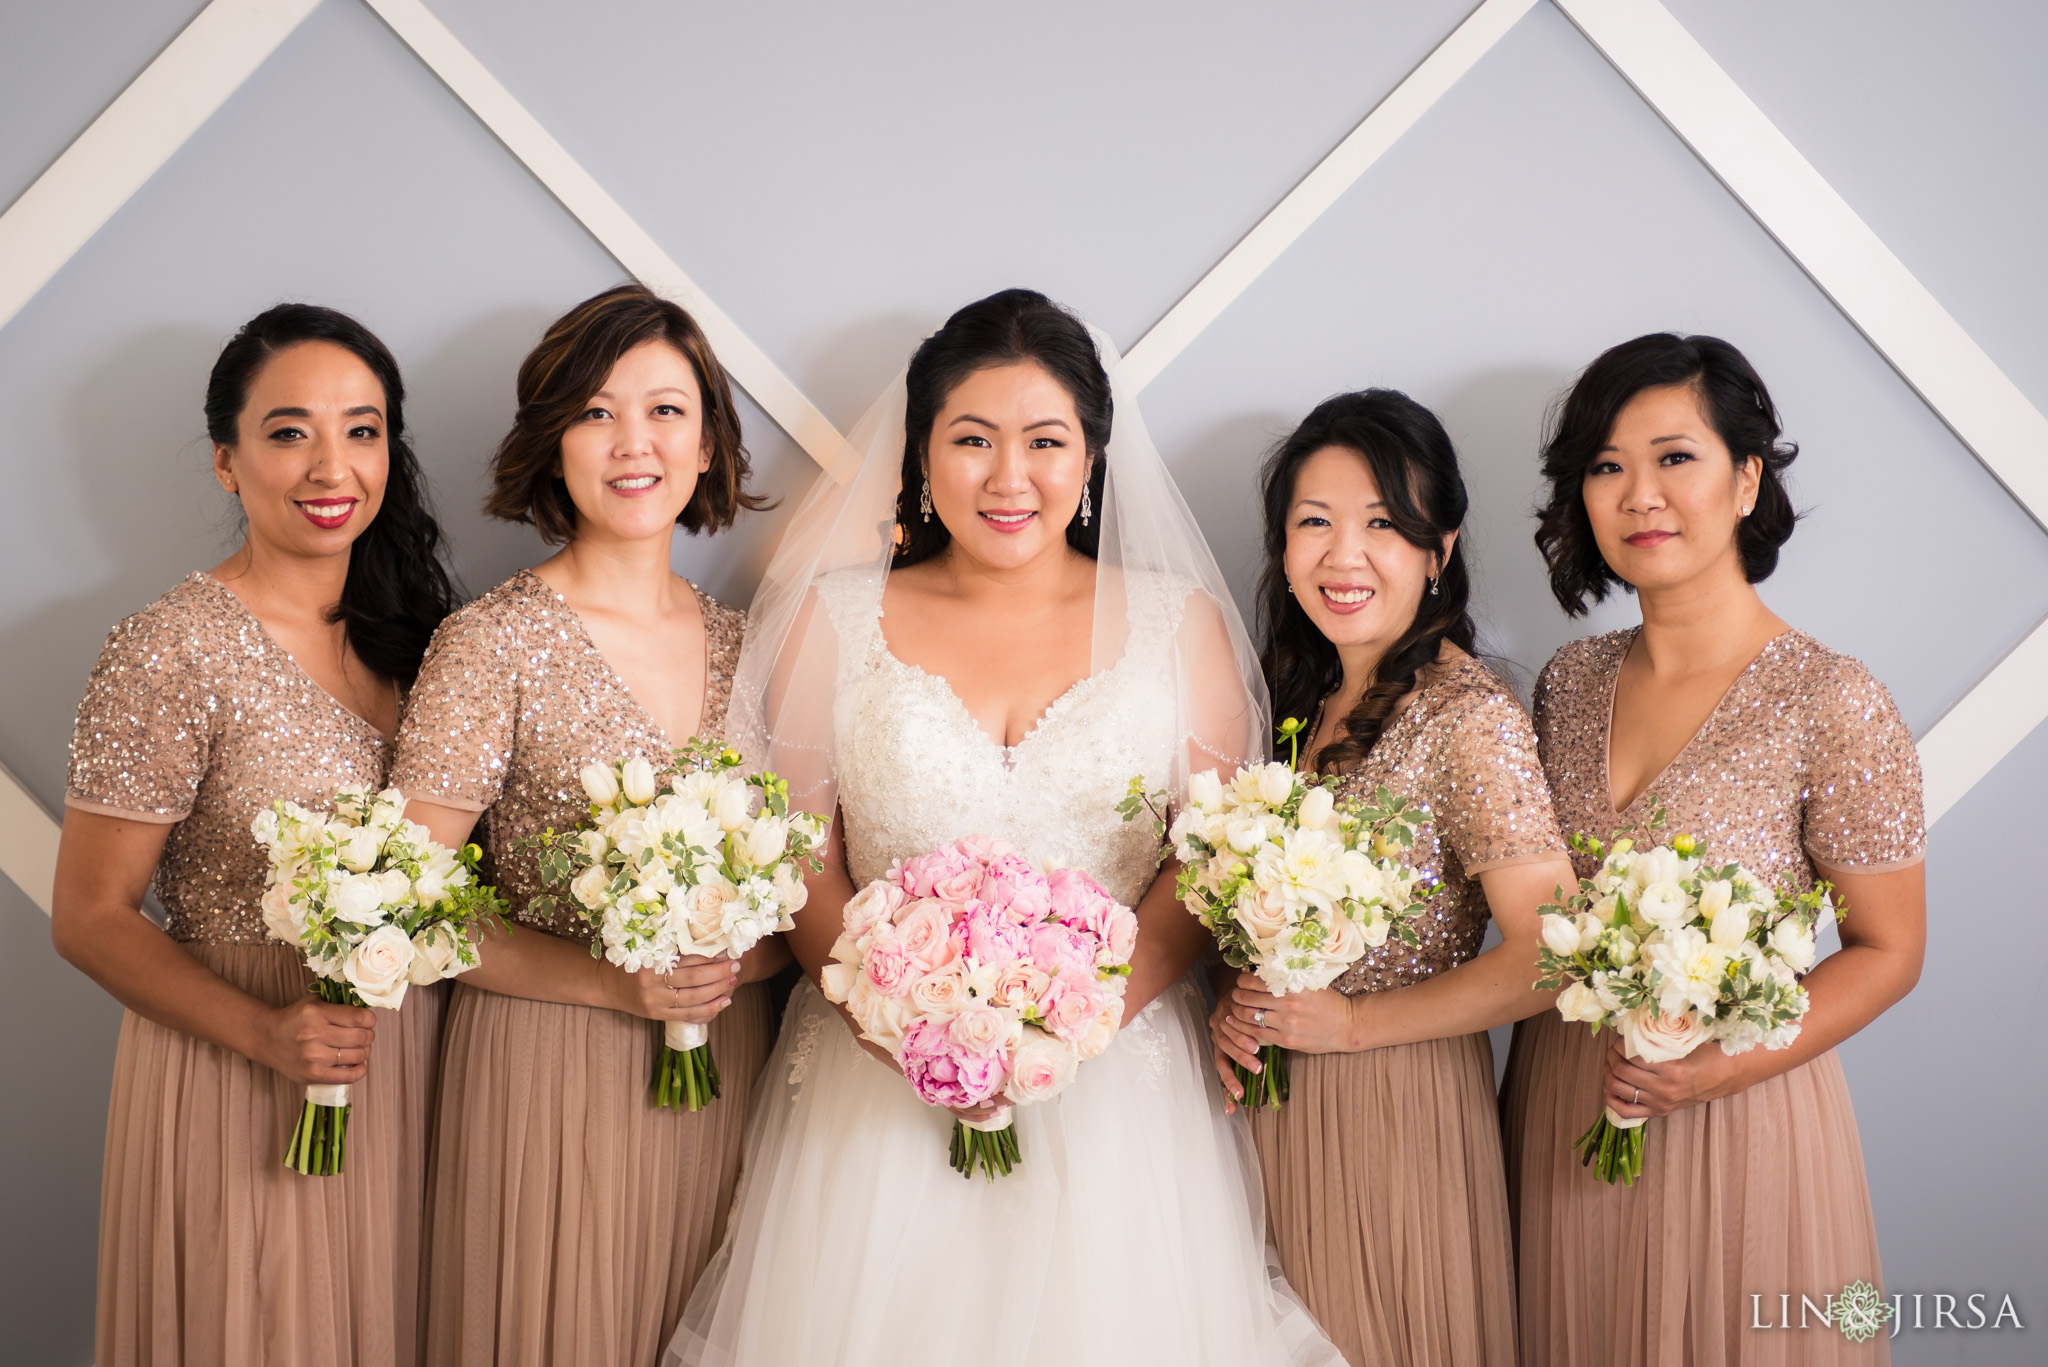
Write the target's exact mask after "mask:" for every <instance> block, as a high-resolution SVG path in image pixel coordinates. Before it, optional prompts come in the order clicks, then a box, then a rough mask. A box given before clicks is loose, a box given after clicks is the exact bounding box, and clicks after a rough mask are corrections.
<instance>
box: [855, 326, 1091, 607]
mask: <svg viewBox="0 0 2048 1367" xmlns="http://www.w3.org/2000/svg"><path fill="white" fill-rule="evenodd" d="M1020 361H1035V362H1037V363H1038V364H1039V365H1041V366H1043V367H1045V369H1046V372H1047V373H1048V374H1050V375H1051V376H1052V377H1053V379H1055V380H1057V381H1059V384H1060V387H1061V388H1062V389H1064V390H1066V391H1067V397H1068V398H1070V399H1072V400H1073V401H1074V414H1075V416H1076V417H1077V418H1079V419H1080V422H1081V440H1082V442H1083V443H1084V444H1085V446H1086V448H1087V451H1088V454H1089V456H1091V457H1092V458H1093V461H1094V465H1093V468H1092V469H1091V470H1090V471H1089V472H1088V490H1089V498H1090V499H1092V500H1093V502H1094V505H1095V508H1096V509H1097V511H1098V512H1099V511H1100V510H1101V508H1102V482H1103V480H1104V478H1106V477H1107V475H1108V473H1109V465H1108V462H1107V461H1106V460H1105V459H1104V455H1105V453H1106V452H1107V451H1108V449H1109V430H1110V424H1111V421H1112V419H1113V418H1114V416H1115V413H1114V407H1115V406H1114V405H1113V404H1112V403H1111V401H1110V396H1109V376H1108V375H1107V374H1106V373H1105V372H1104V371H1103V369H1102V358H1101V357H1100V356H1098V355H1096V354H1095V339H1094V338H1092V337H1090V336H1089V335H1088V329H1087V327H1086V325H1084V324H1083V323H1082V322H1081V320H1080V319H1078V318H1076V317H1075V316H1074V315H1073V314H1071V313H1069V312H1067V311H1066V310H1065V309H1063V308H1061V307H1060V306H1059V305H1058V304H1055V303H1054V302H1053V301H1052V300H1050V299H1048V298H1046V297H1045V296H1044V295H1042V294H1040V293H1038V291H1036V290H1018V289H1011V290H1003V291H1002V292H1001V293H998V294H991V295H990V296H989V297H988V298H986V299H978V300H976V301H975V302H974V303H972V304H969V305H968V306H967V307H965V308H963V309H961V310H960V311H959V312H958V313H955V314H954V315H953V316H952V317H951V318H948V319H947V320H946V325H945V326H944V327H942V328H940V329H939V330H938V331H937V332H934V333H933V334H932V335H931V336H929V337H927V338H925V339H924V342H923V343H922V344H921V345H920V346H919V347H918V348H917V351H916V352H915V353H914V354H913V355H912V356H911V358H910V373H909V376H908V383H909V387H910V397H909V401H908V403H907V404H906V405H905V406H904V413H903V486H902V488H901V489H900V490H899V491H898V492H897V494H896V525H897V527H898V528H900V529H901V539H900V540H899V541H898V543H897V546H896V558H895V561H894V563H895V564H896V565H897V566H899V567H900V566H904V565H915V564H917V563H918V562H919V561H920V560H929V559H931V558H932V557H933V556H935V555H937V554H938V553H939V552H940V551H943V550H944V549H946V547H947V546H948V545H949V544H951V542H952V540H953V535H952V533H951V532H949V531H947V530H946V524H945V523H944V522H943V521H942V520H940V519H939V518H936V517H934V518H933V519H932V520H931V521H929V522H927V521H925V520H924V515H923V513H922V512H921V511H920V510H919V506H918V505H919V499H920V498H921V497H922V495H923V491H924V479H925V460H926V457H927V455H928V454H929V451H930V447H931V439H932V424H933V423H934V422H936V421H937V420H938V416H939V410H940V409H942V408H944V407H945V406H946V397H947V396H948V395H949V394H951V393H952V392H953V391H954V389H956V388H957V387H958V386H959V384H960V382H961V381H962V380H965V379H966V378H967V377H968V376H969V375H972V374H973V373H974V372H975V371H977V370H983V369H986V368H987V367H989V366H999V365H1015V364H1017V363H1018V362H1020ZM1101 540H1102V519H1101V518H1100V517H1099V516H1098V517H1096V518H1094V519H1093V520H1091V521H1090V522H1089V523H1087V524H1086V525H1083V523H1082V522H1081V517H1080V514H1079V512H1078V511H1077V512H1076V513H1075V515H1074V516H1073V517H1072V518H1071V519H1069V520H1068V522H1067V544H1068V545H1069V546H1072V547H1073V548H1074V549H1075V550H1077V551H1079V552H1081V553H1082V554H1083V555H1085V556H1087V557H1088V558H1090V559H1091V560H1092V559H1094V557H1095V550H1096V547H1097V546H1098V545H1100V544H1101Z"/></svg>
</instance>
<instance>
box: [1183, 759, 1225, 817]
mask: <svg viewBox="0 0 2048 1367" xmlns="http://www.w3.org/2000/svg"><path fill="white" fill-rule="evenodd" d="M1188 805H1189V806H1192V807H1203V808H1207V809H1209V810H1212V811H1213V810H1214V809H1216V808H1218V807H1221V806H1222V805H1223V780H1222V779H1221V778H1220V777H1218V776H1217V773H1216V771H1215V770H1214V769H1204V770H1203V771H1202V772H1201V773H1199V774H1190V775H1189V776H1188Z"/></svg>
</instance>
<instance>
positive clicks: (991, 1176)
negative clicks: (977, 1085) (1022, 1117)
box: [953, 1106, 1018, 1182]
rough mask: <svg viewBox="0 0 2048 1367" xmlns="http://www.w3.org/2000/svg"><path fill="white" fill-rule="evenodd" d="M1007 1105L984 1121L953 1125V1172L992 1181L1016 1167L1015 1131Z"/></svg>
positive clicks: (969, 1121) (955, 1123)
mask: <svg viewBox="0 0 2048 1367" xmlns="http://www.w3.org/2000/svg"><path fill="white" fill-rule="evenodd" d="M1010 1112H1011V1108H1010V1107H1008V1106H1005V1107H1003V1108H1002V1109H1001V1110H998V1111H997V1112H995V1113H994V1114H993V1115H991V1116H989V1117H988V1118H987V1119H986V1120H956V1121H954V1122H953V1171H955V1172H957V1173H959V1174H960V1175H961V1176H962V1177H972V1176H974V1174H975V1172H976V1171H977V1170H978V1171H979V1172H980V1173H981V1174H982V1176H984V1177H986V1178H988V1180H989V1181H991V1182H993V1181H995V1180H996V1178H998V1177H1008V1176H1009V1175H1010V1169H1012V1168H1014V1167H1016V1166H1017V1156H1018V1151H1017V1128H1016V1125H1015V1124H1014V1123H1013V1122H1014V1120H1015V1117H1014V1116H1012V1115H1011V1113H1010Z"/></svg>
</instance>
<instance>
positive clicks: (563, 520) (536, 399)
mask: <svg viewBox="0 0 2048 1367" xmlns="http://www.w3.org/2000/svg"><path fill="white" fill-rule="evenodd" d="M653 341H664V342H667V343H668V344H669V345H670V346H672V347H674V348H675V349H676V350H677V351H680V352H682V353H683V356H684V357H685V358H686V359H687V360H688V361H689V362H690V368H691V370H692V371H694V372H695V373H696V376H697V392H698V394H699V396H700V401H701V402H702V403H703V405H704V412H703V415H702V425H703V432H704V439H705V440H706V441H708V442H709V443H710V445H711V468H710V469H708V470H706V471H705V472H704V473H703V474H701V475H699V476H698V477H697V487H696V489H695V490H694V491H693V492H692V493H691V494H690V501H689V502H688V503H686V504H684V505H683V510H682V512H680V513H678V514H677V515H676V522H677V524H678V525H680V526H681V527H682V528H683V529H684V530H685V531H688V532H692V533H695V532H703V531H711V532H715V531H718V530H720V529H722V528H725V527H730V526H731V525H732V524H733V520H734V519H735V518H737V517H738V516H739V513H740V510H741V509H742V508H745V509H748V510H751V511H758V510H760V509H762V508H769V507H773V506H774V500H773V499H770V498H767V497H764V496H762V495H758V494H754V493H751V492H749V491H748V489H747V480H748V478H749V477H750V476H751V475H752V474H753V466H752V463H751V462H750V461H749V460H748V458H747V448H746V443H745V442H743V441H742V440H741V437H740V415H739V410H738V408H736V407H735V406H734V404H733V399H732V383H731V381H729V380H728V379H727V378H726V374H725V367H724V366H722V365H720V364H719V363H718V357H717V356H716V355H715V354H713V352H712V350H711V340H710V339H709V338H707V337H706V336H705V335H704V330H703V329H702V328H700V327H698V326H697V320H696V319H695V318H692V317H691V316H690V315H689V312H688V311H687V310H686V309H684V308H683V306H682V305H680V304H678V303H675V302H674V301H673V300H669V299H664V298H662V297H661V296H660V295H658V294H656V293H655V292H654V291H653V290H650V289H648V288H647V287H646V286H645V285H638V284H632V285H619V286H616V287H614V288H612V289H608V290H606V291H605V292H604V293H602V294H598V295H593V296H592V297H591V298H589V299H586V300H584V301H583V302H582V303H580V304H578V305H577V306H576V307H575V308H573V309H570V310H569V311H568V312H567V313H565V314H563V315H562V316H561V317H560V318H557V319H556V320H555V321H554V322H553V323H552V324H551V325H550V326H549V327H548V330H547V332H546V333H545V334H544V335H543V336H542V337H541V339H540V342H539V344H538V345H537V346H535V347H534V349H533V350H532V352H530V353H529V354H528V355H527V357H526V359H525V360H524V361H523V362H521V363H520V366H519V383H518V394H519V411H518V413H517V414H516V415H514V417H513V419H512V430H511V431H510V432H507V433H506V434H505V438H504V440H503V441H501V442H499V443H498V450H497V453H496V454H495V455H494V456H493V457H492V458H491V492H490V494H489V495H488V496H487V497H486V498H485V499H484V511H485V512H486V513H489V514H490V515H491V516H492V517H495V518H498V519H500V520H502V521H505V522H530V523H532V524H533V526H534V529H535V530H536V531H538V532H539V533H540V536H541V540H543V541H545V542H547V543H549V544H550V545H560V544H561V543H562V542H564V541H567V540H569V539H570V538H571V537H573V536H574V535H575V534H576V504H575V502H574V500H572V499H571V498H570V497H569V486H568V485H567V484H565V483H564V482H563V480H562V477H561V476H560V475H558V474H556V473H555V468H556V465H557V463H558V461H559V460H560V458H561V454H562V434H563V433H565V432H567V431H568V430H569V429H570V428H571V427H573V426H574V425H575V424H576V423H577V422H578V421H579V420H580V419H581V418H582V417H583V414H584V412H585V411H586V410H587V409H588V408H589V407H590V396H591V395H593V394H595V393H597V391H598V390H600V389H602V388H604V382H605V377H606V376H608V375H610V374H611V373H612V367H613V366H615V365H617V364H618V363H619V358H620V357H621V356H624V355H625V354H626V353H627V352H629V351H631V350H632V349H633V348H634V347H636V346H639V345H640V344H641V343H642V342H653Z"/></svg>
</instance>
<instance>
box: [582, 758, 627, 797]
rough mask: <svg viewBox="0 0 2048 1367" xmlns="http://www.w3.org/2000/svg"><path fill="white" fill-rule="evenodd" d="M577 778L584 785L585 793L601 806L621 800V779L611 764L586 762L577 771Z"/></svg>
mask: <svg viewBox="0 0 2048 1367" xmlns="http://www.w3.org/2000/svg"><path fill="white" fill-rule="evenodd" d="M576 779H577V781H578V782H579V783H581V784H582V785H583V792H584V795H585V796H587V797H588V798H589V799H590V800H591V801H592V802H594V803H596V804H597V805H598V806H600V807H609V806H611V805H612V803H614V802H616V801H618V800H619V780H618V778H617V776H616V775H614V774H613V773H612V766H611V765H609V764H586V765H584V766H583V767H582V768H580V769H578V770H577V771H576Z"/></svg>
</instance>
